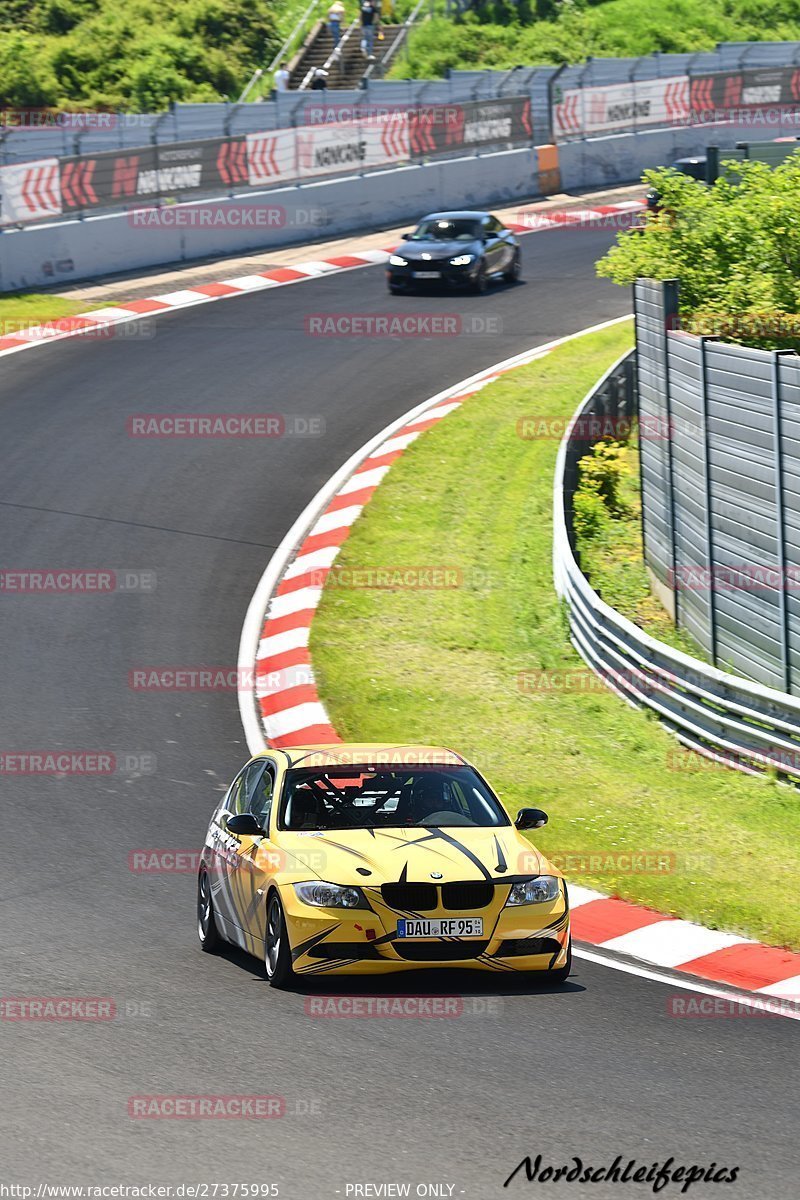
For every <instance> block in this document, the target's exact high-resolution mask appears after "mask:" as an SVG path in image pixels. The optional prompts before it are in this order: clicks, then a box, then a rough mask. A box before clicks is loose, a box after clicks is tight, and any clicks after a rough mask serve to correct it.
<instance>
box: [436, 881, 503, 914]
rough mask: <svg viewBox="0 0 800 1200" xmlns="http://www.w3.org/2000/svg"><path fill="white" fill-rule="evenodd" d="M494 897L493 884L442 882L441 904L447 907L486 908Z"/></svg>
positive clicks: (463, 908)
mask: <svg viewBox="0 0 800 1200" xmlns="http://www.w3.org/2000/svg"><path fill="white" fill-rule="evenodd" d="M493 898H494V884H492V883H490V882H488V880H487V881H485V882H481V883H443V884H442V904H443V905H444V907H445V908H449V909H451V910H452V909H461V910H466V909H473V908H487V907H488V906H489V905H490V904H491V903H492V900H493Z"/></svg>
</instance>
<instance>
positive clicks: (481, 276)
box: [472, 262, 487, 296]
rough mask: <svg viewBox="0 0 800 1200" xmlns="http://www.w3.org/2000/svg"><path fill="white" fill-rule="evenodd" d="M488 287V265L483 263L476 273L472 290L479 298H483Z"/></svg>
mask: <svg viewBox="0 0 800 1200" xmlns="http://www.w3.org/2000/svg"><path fill="white" fill-rule="evenodd" d="M486 287H487V279H486V263H485V262H482V263H481V264H480V266H479V267H478V270H477V271H476V272H475V278H474V279H473V281H472V290H473V292H475V293H476V294H477V295H478V296H481V295H483V293H484V292H485V291H486Z"/></svg>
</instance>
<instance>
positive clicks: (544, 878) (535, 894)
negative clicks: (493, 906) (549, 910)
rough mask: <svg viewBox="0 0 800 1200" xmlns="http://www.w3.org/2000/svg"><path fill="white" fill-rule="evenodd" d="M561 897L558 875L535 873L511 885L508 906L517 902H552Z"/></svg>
mask: <svg viewBox="0 0 800 1200" xmlns="http://www.w3.org/2000/svg"><path fill="white" fill-rule="evenodd" d="M558 897H559V881H558V877H557V876H556V875H534V876H532V877H531V878H530V879H524V880H523V881H522V882H521V883H514V884H512V885H511V891H510V893H509V896H508V899H507V900H506V907H509V906H513V905H516V904H550V903H552V901H553V900H557V899H558Z"/></svg>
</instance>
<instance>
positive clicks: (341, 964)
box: [281, 881, 569, 975]
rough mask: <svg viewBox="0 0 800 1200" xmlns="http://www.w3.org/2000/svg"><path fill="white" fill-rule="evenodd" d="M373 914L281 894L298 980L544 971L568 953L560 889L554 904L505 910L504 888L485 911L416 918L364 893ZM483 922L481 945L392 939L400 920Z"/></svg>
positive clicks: (441, 912) (566, 911) (447, 940)
mask: <svg viewBox="0 0 800 1200" xmlns="http://www.w3.org/2000/svg"><path fill="white" fill-rule="evenodd" d="M364 891H365V893H366V894H367V896H368V899H369V902H370V906H371V907H370V908H358V909H355V908H351V909H338V908H336V909H334V908H313V907H311V906H310V905H307V904H303V903H302V901H299V900H298V899H297V897H296V895H295V892H294V889H293V888H291V887H289V888H286V889H285V890H284V889H281V898H282V900H283V906H284V912H285V916H286V924H287V929H288V933H289V942H290V944H291V947H292V958H293V964H294V969H295V971H296V972H297V973H298V974H301V975H314V974H325V975H380V974H387V973H391V972H393V971H406V970H419V969H420V968H439V969H441V968H442V967H455V968H469V969H472V970H478V971H504V972H508V971H547V970H552V969H553V968H558V967H563V966H564V965H565V964H566V961H567V953H568V948H569V908H568V903H567V898H566V889H565V887H564V884H563V881H562V886H561V894H560V896H559V898H558V900H554V901H553V902H552V903H550V904H529V905H520V906H518V907H516V906H515V907H513V908H506V907H505V900H506V898H507V896H508V888H505V887H496V888H495V893H496V894H495V897H494V899H493V900H492V902H491V903H490V904H489V905H487V906H486V907H485V908H482V909H480V910H475V911H471V912H468V913H467V912H464V913H460V912H459V913H455V912H453V911H452V910H447V909H443V908H437V909H435V910H431V911H429V912H424V913H419V914H415V913H412V912H411V911H406V910H399V909H395V908H392V907H390V906H389V905H387V904H386V903H385V902H384V901H383V899H382V897H381V893H380V890H379V889H377V888H370V889H364ZM415 915H417V916H422V917H425V918H436V917H445V918H446V917H454V916H469V917H478V916H480V917H482V918H483V936H482V937H481V938H463V939H456V938H435V939H430V940H428V939H425V940H422V939H420V940H416V939H411V938H398V937H397V921H398V918H400V917H408V916H415Z"/></svg>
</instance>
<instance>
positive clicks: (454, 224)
mask: <svg viewBox="0 0 800 1200" xmlns="http://www.w3.org/2000/svg"><path fill="white" fill-rule="evenodd" d="M480 236H481V226H480V222H479V221H471V220H468V219H467V218H466V217H458V218H456V219H455V220H452V221H443V220H441V219H439V218H437V219H436V220H430V221H421V222H420V223H419V225H418V226H417V228H416V229H415V230H414V232H413V233H412V234H411V237H410V238H409V241H412V242H474V241H475V240H476V239H477V238H479V237H480Z"/></svg>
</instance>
